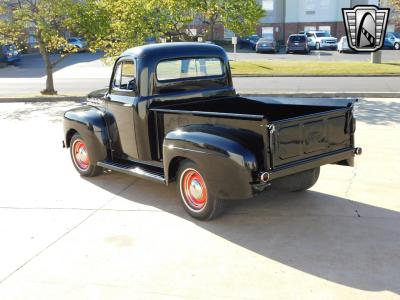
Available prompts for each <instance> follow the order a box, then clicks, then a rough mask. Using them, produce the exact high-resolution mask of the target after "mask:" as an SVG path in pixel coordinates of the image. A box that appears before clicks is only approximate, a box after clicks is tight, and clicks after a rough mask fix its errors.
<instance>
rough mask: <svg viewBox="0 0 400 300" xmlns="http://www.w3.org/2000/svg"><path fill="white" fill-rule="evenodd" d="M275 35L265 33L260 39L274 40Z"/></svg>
mask: <svg viewBox="0 0 400 300" xmlns="http://www.w3.org/2000/svg"><path fill="white" fill-rule="evenodd" d="M273 39H274V36H273V34H272V33H268V34H264V36H263V37H262V38H261V39H260V41H264V42H265V41H272V40H273Z"/></svg>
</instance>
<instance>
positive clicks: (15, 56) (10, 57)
mask: <svg viewBox="0 0 400 300" xmlns="http://www.w3.org/2000/svg"><path fill="white" fill-rule="evenodd" d="M20 60H21V54H20V53H19V52H18V50H17V47H15V45H13V44H8V45H0V62H4V63H16V62H19V61H20Z"/></svg>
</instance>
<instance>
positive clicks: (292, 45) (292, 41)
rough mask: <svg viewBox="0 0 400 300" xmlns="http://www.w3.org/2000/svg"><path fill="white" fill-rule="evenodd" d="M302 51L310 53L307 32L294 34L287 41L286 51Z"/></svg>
mask: <svg viewBox="0 0 400 300" xmlns="http://www.w3.org/2000/svg"><path fill="white" fill-rule="evenodd" d="M293 52H301V53H305V54H309V53H310V47H309V46H308V41H307V36H306V35H305V34H292V35H290V36H289V38H288V40H287V42H286V53H293Z"/></svg>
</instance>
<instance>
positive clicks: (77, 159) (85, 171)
mask: <svg viewBox="0 0 400 300" xmlns="http://www.w3.org/2000/svg"><path fill="white" fill-rule="evenodd" d="M70 145H71V147H70V153H71V159H72V162H73V164H74V167H75V169H76V170H77V171H78V172H79V174H81V175H83V176H86V177H92V176H96V175H98V174H99V173H101V170H102V168H100V167H98V166H97V165H96V163H95V162H93V161H91V160H90V155H89V148H88V146H87V144H86V142H85V140H84V139H83V138H82V137H81V136H80V135H79V134H78V133H75V134H74V136H73V137H72V139H71V144H70Z"/></svg>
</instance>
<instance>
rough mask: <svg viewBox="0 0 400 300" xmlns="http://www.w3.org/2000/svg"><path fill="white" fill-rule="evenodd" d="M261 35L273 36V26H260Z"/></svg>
mask: <svg viewBox="0 0 400 300" xmlns="http://www.w3.org/2000/svg"><path fill="white" fill-rule="evenodd" d="M261 36H262V37H273V36H274V27H262V28H261Z"/></svg>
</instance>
